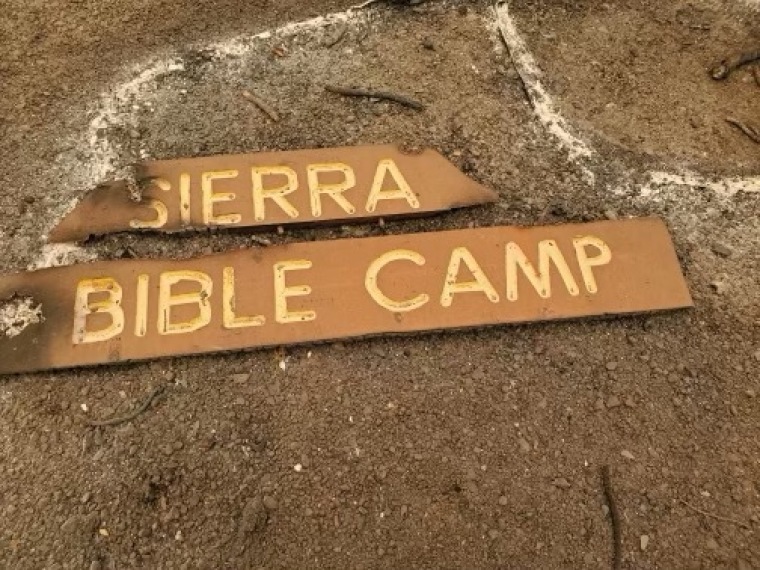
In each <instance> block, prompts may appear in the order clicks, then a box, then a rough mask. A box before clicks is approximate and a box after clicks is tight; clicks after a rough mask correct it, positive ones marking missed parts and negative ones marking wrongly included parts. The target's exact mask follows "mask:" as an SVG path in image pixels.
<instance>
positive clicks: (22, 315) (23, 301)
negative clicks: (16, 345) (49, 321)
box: [0, 297, 45, 338]
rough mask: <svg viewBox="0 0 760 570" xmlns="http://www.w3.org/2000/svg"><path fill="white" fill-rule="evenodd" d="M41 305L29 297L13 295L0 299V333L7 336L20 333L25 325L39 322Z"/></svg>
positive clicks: (42, 319) (11, 336) (41, 320)
mask: <svg viewBox="0 0 760 570" xmlns="http://www.w3.org/2000/svg"><path fill="white" fill-rule="evenodd" d="M44 320H45V318H44V317H43V316H42V305H41V304H38V303H37V304H35V302H34V299H32V298H31V297H14V298H12V299H9V300H7V301H0V334H4V335H5V336H7V337H9V338H13V337H15V336H18V335H20V334H21V333H22V332H24V330H26V328H27V327H29V326H31V325H35V324H38V323H41V322H43V321H44Z"/></svg>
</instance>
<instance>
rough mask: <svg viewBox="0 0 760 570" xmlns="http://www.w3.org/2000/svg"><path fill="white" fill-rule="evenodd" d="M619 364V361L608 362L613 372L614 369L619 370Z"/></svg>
mask: <svg viewBox="0 0 760 570" xmlns="http://www.w3.org/2000/svg"><path fill="white" fill-rule="evenodd" d="M617 367H618V364H617V362H608V363H607V370H609V371H610V372H612V371H613V370H617Z"/></svg>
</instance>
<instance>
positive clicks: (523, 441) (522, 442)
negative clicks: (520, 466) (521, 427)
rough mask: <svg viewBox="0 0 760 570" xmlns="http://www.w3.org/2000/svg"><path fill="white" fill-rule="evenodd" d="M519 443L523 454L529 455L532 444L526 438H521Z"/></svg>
mask: <svg viewBox="0 0 760 570" xmlns="http://www.w3.org/2000/svg"><path fill="white" fill-rule="evenodd" d="M518 443H519V444H520V450H521V451H522V452H523V453H529V452H530V450H531V447H530V443H528V441H527V440H526V439H524V438H522V437H521V438H520V439H519V440H518Z"/></svg>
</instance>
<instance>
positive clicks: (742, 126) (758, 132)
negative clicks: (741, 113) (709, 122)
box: [726, 117, 760, 144]
mask: <svg viewBox="0 0 760 570" xmlns="http://www.w3.org/2000/svg"><path fill="white" fill-rule="evenodd" d="M726 122H727V123H728V124H729V125H733V126H735V127H736V128H737V129H739V130H740V131H741V132H743V133H744V134H745V135H747V136H748V137H749V138H750V139H751V140H753V141H755V142H756V143H759V144H760V129H758V128H757V127H754V126H752V125H748V124H746V123H742V122H741V121H740V120H738V119H732V118H731V117H727V118H726Z"/></svg>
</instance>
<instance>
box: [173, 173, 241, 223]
mask: <svg viewBox="0 0 760 570" xmlns="http://www.w3.org/2000/svg"><path fill="white" fill-rule="evenodd" d="M237 175H238V171H237V170H218V171H215V172H204V173H203V174H201V192H202V194H203V223H204V224H205V225H207V226H210V225H214V226H223V225H233V224H239V223H240V220H241V215H240V214H225V215H223V216H217V215H214V204H216V203H217V202H230V201H232V200H234V199H235V194H234V193H233V192H219V193H214V180H224V179H230V178H237ZM180 201H181V198H180Z"/></svg>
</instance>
